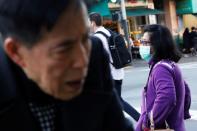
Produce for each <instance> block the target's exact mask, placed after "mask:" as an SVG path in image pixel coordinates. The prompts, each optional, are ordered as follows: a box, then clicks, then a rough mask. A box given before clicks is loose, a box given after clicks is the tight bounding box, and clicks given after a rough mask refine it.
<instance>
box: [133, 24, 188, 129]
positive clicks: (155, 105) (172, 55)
mask: <svg viewBox="0 0 197 131" xmlns="http://www.w3.org/2000/svg"><path fill="white" fill-rule="evenodd" d="M141 44H142V45H141V46H140V55H141V58H142V59H144V60H146V61H147V62H148V63H149V67H150V73H149V77H148V80H147V84H146V86H145V87H144V90H143V94H142V100H143V101H142V108H141V116H140V119H139V121H138V123H137V127H136V131H145V130H150V125H151V127H152V129H153V128H154V129H166V128H167V127H169V128H170V129H173V130H175V131H185V125H184V119H188V118H190V114H189V108H190V103H191V97H190V90H189V87H188V85H187V84H186V82H185V81H184V80H183V77H182V74H181V71H180V69H179V67H178V65H177V64H176V63H177V62H178V61H179V59H180V58H181V55H180V53H179V51H178V50H177V47H176V45H175V44H174V41H173V37H172V34H171V33H170V31H169V29H168V28H167V27H165V26H162V25H148V26H147V27H145V29H144V35H143V37H142V40H141Z"/></svg>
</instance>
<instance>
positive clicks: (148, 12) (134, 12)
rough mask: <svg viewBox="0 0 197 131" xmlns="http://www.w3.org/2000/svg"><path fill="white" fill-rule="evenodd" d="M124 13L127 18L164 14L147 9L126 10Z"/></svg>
mask: <svg viewBox="0 0 197 131" xmlns="http://www.w3.org/2000/svg"><path fill="white" fill-rule="evenodd" d="M126 12H127V16H146V15H157V14H164V12H163V11H160V10H156V9H149V8H142V9H127V10H126Z"/></svg>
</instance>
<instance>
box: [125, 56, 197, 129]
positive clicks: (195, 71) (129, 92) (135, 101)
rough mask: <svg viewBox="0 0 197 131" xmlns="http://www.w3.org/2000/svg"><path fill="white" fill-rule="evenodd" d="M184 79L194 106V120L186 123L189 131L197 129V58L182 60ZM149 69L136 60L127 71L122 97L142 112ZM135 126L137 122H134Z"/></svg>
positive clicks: (192, 108)
mask: <svg viewBox="0 0 197 131" xmlns="http://www.w3.org/2000/svg"><path fill="white" fill-rule="evenodd" d="M179 65H180V68H181V70H182V73H183V76H184V79H185V80H186V81H187V83H188V84H189V86H190V89H191V96H192V104H191V110H190V113H191V115H192V118H191V119H190V120H187V121H186V129H187V131H196V128H197V95H196V94H197V88H196V85H197V57H196V56H195V57H188V58H182V59H181V61H180V63H179ZM148 71H149V68H148V66H147V64H146V62H144V61H142V60H134V61H133V65H132V66H131V67H127V68H126V69H125V79H124V81H123V91H122V97H123V98H124V99H125V100H126V101H128V102H129V103H130V104H131V105H132V106H133V107H135V108H136V109H137V110H138V111H140V103H141V91H142V89H143V87H144V85H145V83H146V80H147V75H148ZM134 125H135V122H134Z"/></svg>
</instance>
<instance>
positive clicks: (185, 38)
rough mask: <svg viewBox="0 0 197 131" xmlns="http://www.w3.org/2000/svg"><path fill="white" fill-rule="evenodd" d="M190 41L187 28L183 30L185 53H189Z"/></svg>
mask: <svg viewBox="0 0 197 131" xmlns="http://www.w3.org/2000/svg"><path fill="white" fill-rule="evenodd" d="M190 42H191V40H190V32H189V28H185V31H184V32H183V53H189V49H190Z"/></svg>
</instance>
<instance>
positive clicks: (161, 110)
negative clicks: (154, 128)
mask: <svg viewBox="0 0 197 131" xmlns="http://www.w3.org/2000/svg"><path fill="white" fill-rule="evenodd" d="M151 79H152V80H153V81H154V86H155V90H156V98H155V101H154V105H153V108H152V111H153V114H154V123H155V124H156V125H159V123H162V122H163V121H164V120H166V118H167V116H168V114H170V112H171V111H172V110H173V108H174V107H175V105H176V91H175V85H174V80H173V74H172V72H171V71H170V70H169V69H167V68H166V67H165V66H164V65H158V66H157V67H156V68H155V69H154V70H153V74H152V78H151Z"/></svg>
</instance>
